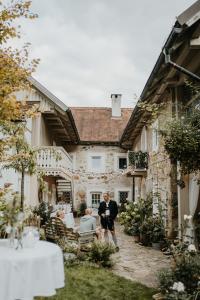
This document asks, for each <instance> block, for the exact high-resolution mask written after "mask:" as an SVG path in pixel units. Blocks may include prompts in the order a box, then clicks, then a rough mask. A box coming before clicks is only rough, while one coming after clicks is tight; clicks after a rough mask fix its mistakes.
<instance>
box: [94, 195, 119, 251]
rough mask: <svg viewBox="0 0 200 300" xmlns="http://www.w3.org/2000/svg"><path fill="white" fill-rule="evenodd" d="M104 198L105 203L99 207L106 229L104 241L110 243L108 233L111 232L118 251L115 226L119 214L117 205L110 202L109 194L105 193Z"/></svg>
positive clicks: (102, 222)
mask: <svg viewBox="0 0 200 300" xmlns="http://www.w3.org/2000/svg"><path fill="white" fill-rule="evenodd" d="M103 198H104V201H102V202H101V203H100V205H99V209H98V214H99V216H100V218H101V226H102V228H103V229H104V239H105V241H106V242H109V238H108V231H110V233H111V235H112V239H113V242H114V244H115V246H116V249H117V250H119V247H118V245H117V237H116V234H115V226H114V220H115V218H116V216H117V214H118V207H117V203H116V202H115V201H113V200H110V196H109V193H104V194H103Z"/></svg>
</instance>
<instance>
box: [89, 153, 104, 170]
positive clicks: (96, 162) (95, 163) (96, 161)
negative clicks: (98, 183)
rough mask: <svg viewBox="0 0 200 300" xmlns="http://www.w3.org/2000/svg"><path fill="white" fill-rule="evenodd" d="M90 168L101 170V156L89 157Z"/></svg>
mask: <svg viewBox="0 0 200 300" xmlns="http://www.w3.org/2000/svg"><path fill="white" fill-rule="evenodd" d="M91 167H92V169H93V170H100V169H101V168H102V158H101V156H92V157H91Z"/></svg>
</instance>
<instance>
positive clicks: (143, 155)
mask: <svg viewBox="0 0 200 300" xmlns="http://www.w3.org/2000/svg"><path fill="white" fill-rule="evenodd" d="M127 162H128V167H127V169H126V170H125V174H126V175H127V176H133V177H145V176H146V175H147V169H148V153H147V152H142V151H137V152H135V151H128V154H127Z"/></svg>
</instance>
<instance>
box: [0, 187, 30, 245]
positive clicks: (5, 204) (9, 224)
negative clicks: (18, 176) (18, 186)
mask: <svg viewBox="0 0 200 300" xmlns="http://www.w3.org/2000/svg"><path fill="white" fill-rule="evenodd" d="M31 215H32V211H31V209H30V208H28V207H25V208H24V211H22V210H21V199H20V195H19V193H17V192H13V190H12V189H11V188H10V186H8V187H4V188H3V189H1V190H0V232H1V236H2V237H9V239H10V245H11V246H12V247H14V239H15V238H17V240H18V244H17V247H19V246H21V247H22V232H23V229H24V224H25V223H24V222H25V220H27V219H28V218H29V217H30V216H31Z"/></svg>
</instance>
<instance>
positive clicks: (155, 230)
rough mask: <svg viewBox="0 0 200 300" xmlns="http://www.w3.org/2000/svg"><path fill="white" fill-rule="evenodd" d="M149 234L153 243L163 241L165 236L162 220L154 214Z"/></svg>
mask: <svg viewBox="0 0 200 300" xmlns="http://www.w3.org/2000/svg"><path fill="white" fill-rule="evenodd" d="M150 235H151V241H152V242H153V243H158V242H160V241H163V239H164V237H165V228H164V224H163V220H162V218H161V217H160V216H155V217H153V218H152V231H151V233H150Z"/></svg>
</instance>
